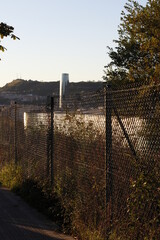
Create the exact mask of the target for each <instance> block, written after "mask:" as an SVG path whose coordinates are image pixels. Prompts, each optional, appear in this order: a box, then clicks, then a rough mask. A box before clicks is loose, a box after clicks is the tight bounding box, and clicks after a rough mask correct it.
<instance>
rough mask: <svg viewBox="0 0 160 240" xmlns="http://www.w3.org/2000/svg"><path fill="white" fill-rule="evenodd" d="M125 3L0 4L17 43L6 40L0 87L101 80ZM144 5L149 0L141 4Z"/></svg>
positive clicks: (56, 0)
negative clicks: (16, 83)
mask: <svg viewBox="0 0 160 240" xmlns="http://www.w3.org/2000/svg"><path fill="white" fill-rule="evenodd" d="M126 1H127V0H14V1H13V0H0V6H1V18H0V22H4V23H7V24H8V25H11V26H13V27H14V34H15V35H16V36H18V37H19V38H20V41H19V40H16V41H13V40H12V39H10V38H5V39H3V40H2V41H1V44H2V45H3V46H5V47H6V48H7V51H5V52H4V53H0V58H1V61H0V87H2V86H4V85H5V84H6V83H8V82H11V81H12V80H14V79H17V78H22V79H25V80H29V79H31V80H38V81H58V80H60V78H61V75H62V73H69V80H70V82H79V81H93V80H94V81H102V80H103V79H102V77H103V75H104V73H103V71H104V66H105V65H107V63H109V61H110V59H109V57H108V55H107V51H108V50H107V46H110V47H115V44H114V43H113V40H114V39H117V38H118V33H117V30H118V25H119V24H120V17H121V11H122V10H123V9H124V5H125V3H126ZM138 2H139V3H140V4H142V5H145V4H146V2H147V0H139V1H138Z"/></svg>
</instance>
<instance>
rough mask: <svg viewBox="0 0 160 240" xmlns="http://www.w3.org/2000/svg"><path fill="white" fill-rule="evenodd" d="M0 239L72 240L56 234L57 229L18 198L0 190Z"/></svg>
mask: <svg viewBox="0 0 160 240" xmlns="http://www.w3.org/2000/svg"><path fill="white" fill-rule="evenodd" d="M0 239H2V240H32V239H34V240H73V238H72V237H70V236H66V235H64V234H61V233H59V232H58V227H57V226H56V225H55V224H54V223H53V222H51V221H49V220H48V219H47V218H45V217H44V216H43V215H42V214H40V213H39V212H37V211H36V210H35V209H33V208H31V207H30V206H28V205H27V204H26V203H25V202H24V201H23V200H22V199H21V198H20V197H18V196H16V195H15V194H14V193H12V192H10V191H9V190H7V189H5V188H2V187H1V188H0Z"/></svg>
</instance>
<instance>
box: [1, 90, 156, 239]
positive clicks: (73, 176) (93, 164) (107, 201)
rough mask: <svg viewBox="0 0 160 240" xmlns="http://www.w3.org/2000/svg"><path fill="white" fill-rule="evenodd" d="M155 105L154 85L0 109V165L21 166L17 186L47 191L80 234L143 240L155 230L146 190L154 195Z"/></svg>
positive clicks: (154, 204)
mask: <svg viewBox="0 0 160 240" xmlns="http://www.w3.org/2000/svg"><path fill="white" fill-rule="evenodd" d="M159 100H160V86H154V87H150V86H148V87H146V86H145V87H143V86H140V87H136V86H135V85H134V87H133V88H131V87H130V88H125V89H122V88H121V89H112V88H111V87H110V88H105V89H103V90H101V91H99V92H96V93H90V94H88V95H77V96H74V97H73V96H72V97H71V96H70V97H65V98H64V99H63V105H62V108H59V106H58V104H59V103H58V99H56V98H53V97H51V98H48V100H47V104H46V106H32V105H28V106H27V105H23V106H22V105H19V104H18V103H15V104H12V105H11V106H4V107H1V111H0V135H1V136H0V153H1V154H0V164H1V166H3V165H4V164H5V163H8V162H10V161H14V162H15V164H17V163H20V164H21V166H22V169H23V177H24V179H28V178H29V179H34V180H36V181H37V182H39V184H41V185H43V184H44V183H46V182H47V183H48V184H50V185H51V187H52V188H54V189H55V191H57V192H58V193H59V194H60V195H61V196H62V198H63V201H64V205H65V207H66V209H70V210H68V211H70V213H71V218H72V221H73V225H74V227H75V228H76V229H78V230H79V231H81V230H82V229H89V230H90V231H91V232H95V234H97V235H98V234H99V235H100V236H102V238H104V239H105V237H106V233H113V231H115V232H116V233H115V234H117V235H116V236H120V235H123V236H124V239H127V238H125V233H124V232H126V234H130V235H131V238H129V237H128V239H144V234H143V231H142V229H143V228H144V229H145V231H146V232H147V231H150V230H149V229H148V224H150V225H152V228H153V226H154V227H155V224H159V222H158V221H159V220H158V219H156V221H157V222H156V223H155V222H154V219H155V218H156V216H157V215H156V213H157V214H158V216H159V214H160V212H159V208H158V204H157V205H156V201H158V200H157V199H153V201H152V199H151V197H150V195H152V193H151V192H152V191H151V189H149V188H150V187H152V184H154V183H155V184H156V187H155V185H154V187H155V191H157V192H158V194H159V187H160V185H159V183H160V163H159V156H160V155H159V153H160V149H159V148H160V133H159V130H160V129H159V126H160V120H159V113H160V104H159V102H160V101H159ZM153 176H154V179H155V182H154V183H152V184H151V182H152V181H153V180H154V179H153ZM150 177H151V178H150ZM138 184H139V185H138ZM141 184H142V186H141ZM147 186H148V188H147ZM143 187H144V188H143ZM140 191H141V193H140ZM138 192H139V195H138V196H137V194H138ZM147 194H148V195H149V197H148V199H149V200H147V196H148V195H147ZM158 194H157V196H159V195H158ZM133 196H135V198H134V197H133ZM136 197H137V198H136ZM133 202H134V204H132V203H133ZM135 209H137V213H136V212H135ZM136 214H137V215H136ZM134 218H135V219H138V220H135V219H134ZM131 219H132V220H133V222H132V220H131ZM147 223H148V224H147ZM129 224H130V225H129ZM134 224H135V226H134ZM130 226H132V227H133V229H134V232H132V230H126V229H130ZM156 226H158V225H156ZM132 227H131V229H132ZM145 227H146V228H145ZM124 229H125V231H124ZM135 229H136V230H135ZM155 229H156V232H157V231H159V226H158V227H155ZM128 231H129V232H128ZM150 232H151V231H150ZM150 232H148V233H147V234H151V233H150ZM128 236H129V235H128ZM156 236H158V235H156V233H155V235H154V237H155V239H158V238H156ZM150 239H151V238H150Z"/></svg>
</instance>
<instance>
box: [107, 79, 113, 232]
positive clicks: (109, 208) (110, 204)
mask: <svg viewBox="0 0 160 240" xmlns="http://www.w3.org/2000/svg"><path fill="white" fill-rule="evenodd" d="M105 101H106V111H105V112H106V116H105V118H106V211H107V212H108V213H109V216H108V214H107V212H106V217H107V218H108V217H109V224H110V226H109V229H110V230H111V226H112V221H113V172H112V171H113V169H112V168H113V163H112V90H111V84H107V85H106V88H105ZM106 220H107V219H106ZM110 230H109V231H110ZM107 234H108V233H107Z"/></svg>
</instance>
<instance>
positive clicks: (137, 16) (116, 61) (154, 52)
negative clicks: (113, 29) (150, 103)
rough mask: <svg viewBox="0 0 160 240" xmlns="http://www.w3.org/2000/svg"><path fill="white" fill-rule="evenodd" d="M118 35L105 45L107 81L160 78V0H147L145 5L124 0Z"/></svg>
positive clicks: (148, 80) (117, 82) (152, 80)
mask: <svg viewBox="0 0 160 240" xmlns="http://www.w3.org/2000/svg"><path fill="white" fill-rule="evenodd" d="M118 34H119V39H118V40H114V42H115V43H116V44H117V47H116V48H115V49H113V48H109V53H108V54H109V56H110V58H111V62H110V63H109V64H108V65H107V66H106V71H105V73H106V76H105V77H104V78H105V80H107V81H109V80H110V81H112V82H114V83H116V84H119V83H125V82H129V81H134V82H139V81H147V82H149V83H151V84H156V83H157V82H159V81H160V47H159V46H160V0H148V1H147V3H146V6H145V7H143V6H141V5H140V4H139V3H138V2H137V1H133V0H128V2H127V3H126V5H125V10H124V11H123V12H122V14H121V23H120V25H119V28H118Z"/></svg>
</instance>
